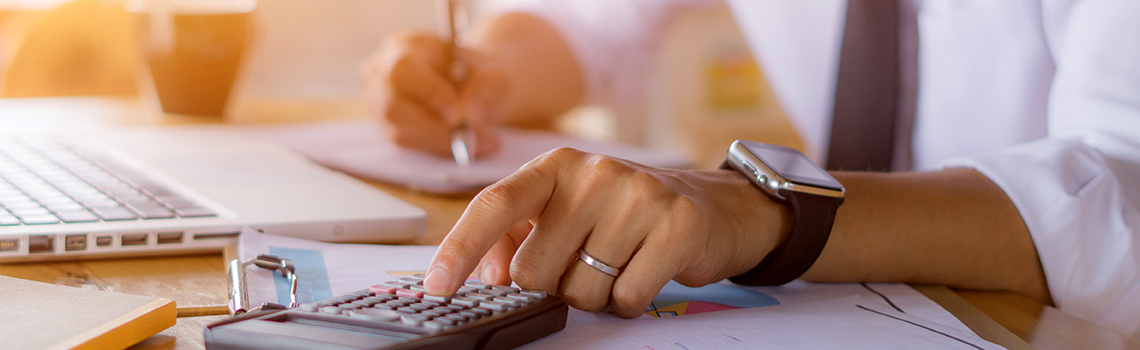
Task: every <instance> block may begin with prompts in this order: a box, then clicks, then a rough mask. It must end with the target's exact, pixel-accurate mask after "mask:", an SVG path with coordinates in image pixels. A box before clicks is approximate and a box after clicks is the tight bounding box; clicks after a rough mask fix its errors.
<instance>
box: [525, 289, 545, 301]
mask: <svg viewBox="0 0 1140 350" xmlns="http://www.w3.org/2000/svg"><path fill="white" fill-rule="evenodd" d="M519 294H522V295H529V296H532V297H535V298H538V299H545V298H546V291H544V290H524V291H521V292H519Z"/></svg>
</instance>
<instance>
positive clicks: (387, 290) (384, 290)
mask: <svg viewBox="0 0 1140 350" xmlns="http://www.w3.org/2000/svg"><path fill="white" fill-rule="evenodd" d="M397 289H400V288H396V287H393V286H385V285H379V284H377V285H375V286H371V287H368V290H370V291H372V292H373V293H376V294H377V295H383V294H392V293H395V292H396V290H397Z"/></svg>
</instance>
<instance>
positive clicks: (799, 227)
mask: <svg viewBox="0 0 1140 350" xmlns="http://www.w3.org/2000/svg"><path fill="white" fill-rule="evenodd" d="M721 169H729V170H736V171H737V172H739V173H741V174H743V175H744V177H746V178H748V179H749V180H751V181H752V184H753V185H756V187H759V188H760V189H761V190H763V191H764V193H767V194H768V195H769V196H771V197H772V198H774V199H776V200H777V201H780V202H784V203H788V204H790V205H791V206H792V211H793V212H794V215H795V221H794V223H793V224H792V230H791V234H789V235H788V240H787V241H785V242H784V244H782V245H780V246H778V247H776V248H775V249H773V250H772V252H770V253H768V255H767V256H766V257H764V260H761V261H760V264H758V265H756V267H754V268H752V269H751V270H749V271H748V272H745V273H743V274H741V275H737V276H733V277H730V278H729V280H730V281H732V282H733V283H736V284H742V285H750V286H777V285H781V284H785V283H788V282H791V281H792V280H795V279H796V278H799V277H800V276H802V275H803V274H804V272H807V270H808V268H811V265H812V264H814V263H815V260H816V259H817V258H819V254H820V253H821V252H822V251H823V246H824V245H826V244H827V238H828V237H829V236H831V225H832V223H833V222H835V212H836V210H838V209H839V205H840V204H843V194H844V189H843V185H842V184H840V183H839V181H836V180H835V178H833V177H831V175H829V174H828V173H827V172H826V171H824V170H823V169H822V168H820V167H819V166H818V165H816V164H815V163H814V162H812V161H811V160H810V159H808V158H807V157H806V156H804V154H803V153H800V151H797V150H795V149H792V148H788V147H782V146H776V145H770V144H766V143H760V142H752V141H744V140H736V141H733V142H732V146H731V147H729V148H728V159H726V160H725V161H724V164H722V165H721Z"/></svg>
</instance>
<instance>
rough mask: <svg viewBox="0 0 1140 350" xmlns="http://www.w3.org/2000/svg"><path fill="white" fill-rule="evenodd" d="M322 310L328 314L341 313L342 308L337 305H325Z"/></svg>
mask: <svg viewBox="0 0 1140 350" xmlns="http://www.w3.org/2000/svg"><path fill="white" fill-rule="evenodd" d="M321 312H323V313H326V314H333V315H340V312H341V311H340V308H339V307H336V306H325V307H322V308H321Z"/></svg>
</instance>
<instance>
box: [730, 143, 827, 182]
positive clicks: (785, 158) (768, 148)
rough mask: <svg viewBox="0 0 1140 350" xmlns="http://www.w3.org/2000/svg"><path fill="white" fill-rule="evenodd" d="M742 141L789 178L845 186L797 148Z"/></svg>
mask: <svg viewBox="0 0 1140 350" xmlns="http://www.w3.org/2000/svg"><path fill="white" fill-rule="evenodd" d="M741 143H742V144H743V145H744V146H745V147H747V148H748V150H749V151H751V152H752V154H754V155H756V157H757V158H760V161H763V162H764V164H765V165H767V166H768V167H769V168H771V169H772V170H773V171H775V172H776V173H777V174H779V175H780V176H782V177H784V178H786V179H788V180H792V181H794V182H797V183H802V184H808V185H812V186H816V187H827V188H832V189H837V190H838V189H842V188H843V185H840V184H839V181H836V180H835V178H833V177H831V175H829V174H828V173H827V172H826V171H824V170H823V169H821V168H820V167H819V166H818V165H815V162H812V161H811V160H810V159H808V158H807V156H805V155H804V154H803V153H800V152H799V151H797V150H795V149H791V148H787V147H781V146H776V145H769V144H763V143H758V142H741Z"/></svg>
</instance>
